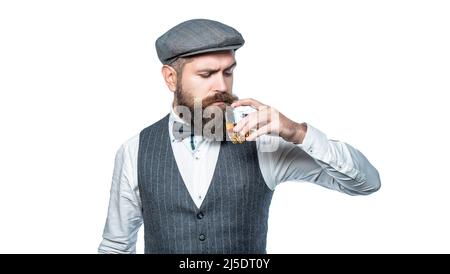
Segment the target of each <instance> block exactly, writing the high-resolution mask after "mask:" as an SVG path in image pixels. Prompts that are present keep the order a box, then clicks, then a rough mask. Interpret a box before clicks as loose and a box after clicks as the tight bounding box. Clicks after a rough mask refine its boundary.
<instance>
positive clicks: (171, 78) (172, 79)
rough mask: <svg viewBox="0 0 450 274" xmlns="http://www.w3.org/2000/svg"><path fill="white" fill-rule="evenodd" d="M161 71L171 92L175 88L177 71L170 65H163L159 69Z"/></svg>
mask: <svg viewBox="0 0 450 274" xmlns="http://www.w3.org/2000/svg"><path fill="white" fill-rule="evenodd" d="M161 72H162V75H163V77H164V81H165V82H166V85H167V87H168V88H169V89H170V90H171V91H172V92H175V91H176V89H177V72H176V71H175V69H174V68H173V67H171V66H168V65H164V66H163V67H162V69H161Z"/></svg>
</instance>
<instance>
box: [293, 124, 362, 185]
mask: <svg viewBox="0 0 450 274" xmlns="http://www.w3.org/2000/svg"><path fill="white" fill-rule="evenodd" d="M297 146H299V147H300V148H302V149H303V150H304V151H305V152H306V153H307V154H308V155H310V156H311V157H312V158H314V159H316V160H319V161H320V162H321V163H319V164H321V166H324V165H323V164H325V165H326V166H327V167H329V168H332V169H334V170H336V171H338V172H340V173H343V174H346V175H347V176H349V177H351V178H353V179H357V177H358V171H357V170H356V169H355V168H354V164H353V162H352V161H351V159H352V157H351V155H350V152H349V151H348V148H347V146H346V145H345V144H344V143H341V142H339V141H334V140H328V138H327V136H326V135H325V133H323V132H321V131H320V130H318V129H317V128H315V127H313V126H311V125H309V124H308V125H307V130H306V135H305V138H304V139H303V143H302V144H298V145H297Z"/></svg>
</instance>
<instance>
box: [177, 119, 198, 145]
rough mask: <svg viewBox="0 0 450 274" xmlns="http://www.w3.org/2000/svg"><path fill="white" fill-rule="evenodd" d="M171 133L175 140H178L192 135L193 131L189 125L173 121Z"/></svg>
mask: <svg viewBox="0 0 450 274" xmlns="http://www.w3.org/2000/svg"><path fill="white" fill-rule="evenodd" d="M172 135H173V137H174V139H175V140H178V141H180V140H183V139H184V138H187V137H189V136H194V131H193V130H192V131H191V126H190V125H187V124H184V123H180V122H178V121H173V126H172Z"/></svg>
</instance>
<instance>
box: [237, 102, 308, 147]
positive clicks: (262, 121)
mask: <svg viewBox="0 0 450 274" xmlns="http://www.w3.org/2000/svg"><path fill="white" fill-rule="evenodd" d="M231 106H232V107H238V106H251V107H253V108H254V109H256V110H257V111H255V112H252V113H250V114H249V115H247V116H246V117H245V118H243V119H242V120H241V121H240V122H239V123H238V124H237V125H236V126H235V127H234V129H233V130H234V131H235V132H239V133H240V134H241V135H242V136H245V134H246V133H247V132H249V131H250V130H251V129H256V130H255V131H253V132H252V133H251V134H250V135H249V136H248V137H247V138H246V140H247V141H253V140H255V139H256V138H257V137H259V136H261V135H264V134H275V135H279V136H280V137H282V138H283V139H284V140H286V141H288V142H292V143H294V144H301V143H302V142H303V139H304V138H305V135H306V130H307V126H306V123H296V122H294V121H292V120H290V119H289V118H287V117H286V116H284V115H283V114H282V113H280V112H279V111H278V110H276V109H274V108H272V107H270V106H267V105H264V104H262V103H260V102H258V101H256V100H254V99H251V98H249V99H242V100H238V101H236V102H234V103H233V104H231Z"/></svg>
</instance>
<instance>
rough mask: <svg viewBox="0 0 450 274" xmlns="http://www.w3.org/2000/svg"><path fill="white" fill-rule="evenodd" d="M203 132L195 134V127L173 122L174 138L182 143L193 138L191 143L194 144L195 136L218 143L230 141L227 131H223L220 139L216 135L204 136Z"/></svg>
mask: <svg viewBox="0 0 450 274" xmlns="http://www.w3.org/2000/svg"><path fill="white" fill-rule="evenodd" d="M200 130H202V129H200ZM202 131H203V130H202ZM202 131H201V132H200V133H199V134H195V128H194V127H193V126H191V125H188V124H185V123H181V122H177V121H173V126H172V136H173V138H174V139H175V140H177V141H181V140H183V139H185V138H188V137H191V143H192V142H193V139H194V135H199V136H202V137H203V138H206V139H211V140H216V141H225V140H228V135H227V134H226V132H225V129H223V133H222V134H223V135H222V136H220V137H218V136H215V135H214V134H213V135H212V136H209V137H208V136H203V135H202ZM216 138H219V139H216ZM191 145H192V144H191Z"/></svg>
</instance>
